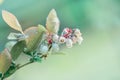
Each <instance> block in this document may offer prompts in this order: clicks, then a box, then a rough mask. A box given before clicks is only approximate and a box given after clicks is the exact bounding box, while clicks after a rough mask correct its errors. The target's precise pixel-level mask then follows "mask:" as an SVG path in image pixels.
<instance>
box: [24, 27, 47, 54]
mask: <svg viewBox="0 0 120 80" xmlns="http://www.w3.org/2000/svg"><path fill="white" fill-rule="evenodd" d="M45 32H46V29H45V27H43V26H42V25H39V26H38V27H30V28H28V29H26V30H25V31H24V33H25V35H27V36H28V38H27V39H26V50H25V52H33V51H34V50H35V49H36V48H37V47H38V45H39V43H40V42H41V40H42V37H43V34H44V33H45Z"/></svg>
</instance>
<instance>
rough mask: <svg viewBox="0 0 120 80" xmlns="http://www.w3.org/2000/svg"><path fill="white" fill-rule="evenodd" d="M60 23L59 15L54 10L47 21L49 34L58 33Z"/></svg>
mask: <svg viewBox="0 0 120 80" xmlns="http://www.w3.org/2000/svg"><path fill="white" fill-rule="evenodd" d="M59 25H60V21H59V19H58V17H57V13H56V11H55V10H54V9H52V10H51V11H50V13H49V15H48V17H47V20H46V28H47V30H48V32H49V33H58V30H59Z"/></svg>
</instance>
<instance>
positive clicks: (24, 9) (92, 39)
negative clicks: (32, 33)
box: [0, 0, 120, 80]
mask: <svg viewBox="0 0 120 80" xmlns="http://www.w3.org/2000/svg"><path fill="white" fill-rule="evenodd" d="M52 8H55V9H56V11H57V14H58V17H59V19H60V22H61V26H60V32H61V30H62V29H63V28H64V27H77V28H80V30H81V32H82V33H83V38H84V41H83V43H82V44H81V45H80V46H79V45H75V46H74V47H73V48H72V49H65V50H62V51H64V52H65V53H66V55H51V56H49V57H48V59H47V60H44V61H43V62H42V63H35V64H31V65H29V66H27V67H25V68H22V69H20V70H19V71H17V72H16V73H15V74H14V75H12V76H11V77H9V78H8V80H120V1H119V0H4V2H3V3H2V4H1V5H0V51H2V50H3V49H4V44H5V43H6V41H7V38H6V37H7V35H8V34H9V33H10V32H11V31H13V32H14V30H12V29H11V28H9V26H8V25H7V24H6V23H5V22H4V21H3V19H2V17H1V10H3V9H5V10H8V11H10V12H12V13H13V14H14V15H16V17H17V18H18V20H19V22H20V24H21V25H22V27H23V29H26V28H27V27H30V26H33V25H38V24H43V25H45V21H46V17H47V15H48V13H49V11H50V10H51V9H52ZM26 58H27V57H26V55H24V54H23V55H21V56H20V58H19V59H18V60H17V62H19V63H21V62H22V63H24V62H25V59H26Z"/></svg>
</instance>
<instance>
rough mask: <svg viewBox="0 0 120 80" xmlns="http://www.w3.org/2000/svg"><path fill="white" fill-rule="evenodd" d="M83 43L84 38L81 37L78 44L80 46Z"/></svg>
mask: <svg viewBox="0 0 120 80" xmlns="http://www.w3.org/2000/svg"><path fill="white" fill-rule="evenodd" d="M82 41H83V38H82V37H79V38H78V41H77V42H78V44H79V45H80V44H81V43H82Z"/></svg>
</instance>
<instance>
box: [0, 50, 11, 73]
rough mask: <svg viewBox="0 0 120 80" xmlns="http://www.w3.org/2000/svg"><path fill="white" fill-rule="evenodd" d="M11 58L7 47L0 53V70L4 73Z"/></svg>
mask: <svg viewBox="0 0 120 80" xmlns="http://www.w3.org/2000/svg"><path fill="white" fill-rule="evenodd" d="M11 62H12V58H11V55H10V53H9V52H8V50H7V49H5V50H4V51H2V52H1V53H0V72H1V73H2V74H4V73H5V72H6V71H7V70H8V68H9V67H10V65H11Z"/></svg>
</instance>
